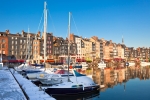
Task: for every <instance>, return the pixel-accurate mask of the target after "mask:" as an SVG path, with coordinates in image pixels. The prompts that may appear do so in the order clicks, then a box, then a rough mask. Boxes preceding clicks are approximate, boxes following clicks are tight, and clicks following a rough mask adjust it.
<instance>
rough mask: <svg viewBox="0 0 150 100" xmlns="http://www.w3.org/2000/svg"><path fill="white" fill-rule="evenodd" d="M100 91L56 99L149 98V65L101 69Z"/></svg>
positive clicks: (143, 99)
mask: <svg viewBox="0 0 150 100" xmlns="http://www.w3.org/2000/svg"><path fill="white" fill-rule="evenodd" d="M101 73H103V74H101V78H100V81H101V83H100V85H104V87H103V88H101V89H100V91H98V92H95V93H91V94H84V95H80V94H79V95H75V96H56V97H55V98H56V99H57V100H150V95H149V93H150V67H149V66H145V67H140V66H137V67H134V66H131V67H126V68H116V69H113V68H108V69H104V70H102V71H101Z"/></svg>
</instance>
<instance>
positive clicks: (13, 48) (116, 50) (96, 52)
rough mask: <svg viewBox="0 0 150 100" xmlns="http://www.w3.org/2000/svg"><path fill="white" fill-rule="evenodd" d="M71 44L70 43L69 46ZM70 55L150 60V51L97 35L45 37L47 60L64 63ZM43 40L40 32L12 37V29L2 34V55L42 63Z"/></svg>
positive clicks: (75, 59) (49, 34)
mask: <svg viewBox="0 0 150 100" xmlns="http://www.w3.org/2000/svg"><path fill="white" fill-rule="evenodd" d="M68 41H69V43H68ZM68 46H69V48H70V51H69V55H70V56H71V58H72V59H71V60H72V61H82V60H91V61H92V60H93V59H95V58H100V59H105V60H109V59H114V58H122V59H130V60H131V59H134V58H140V59H143V60H144V59H149V58H150V53H149V52H150V48H145V47H139V48H136V49H135V48H134V47H127V46H126V45H125V44H124V43H123V39H122V43H119V44H117V43H114V42H113V41H112V40H109V41H108V40H105V39H103V38H102V39H99V38H98V37H97V36H93V37H91V38H83V37H80V36H77V35H74V34H70V38H69V40H68V38H66V39H64V38H62V37H55V36H53V34H52V33H47V36H46V59H47V61H48V62H63V61H64V60H65V59H66V58H67V57H68ZM43 48H44V38H43V35H41V33H40V32H38V33H28V32H24V31H22V32H21V33H16V34H11V33H10V32H9V30H6V31H5V32H0V54H1V53H2V54H3V55H5V56H6V57H7V58H8V60H11V59H22V60H27V59H28V60H31V61H32V62H36V63H40V62H42V60H43V58H44V49H43Z"/></svg>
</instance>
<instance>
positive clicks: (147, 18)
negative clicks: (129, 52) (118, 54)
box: [0, 0, 150, 48]
mask: <svg viewBox="0 0 150 100" xmlns="http://www.w3.org/2000/svg"><path fill="white" fill-rule="evenodd" d="M44 1H45V0H1V1H0V23H1V24H0V31H5V30H6V29H9V30H10V32H11V33H17V32H21V31H22V30H24V31H27V30H28V26H29V28H30V32H32V33H36V32H37V30H40V31H43V28H42V27H43V19H42V21H41V24H40V27H39V29H38V26H39V23H40V20H41V17H42V14H43V8H44ZM46 1H47V5H48V6H47V8H48V32H53V34H54V35H55V36H62V37H64V38H65V37H66V36H67V29H68V13H69V11H70V12H72V15H73V17H72V18H71V32H72V33H74V34H76V35H79V36H82V37H87V38H90V37H91V36H98V37H99V38H104V39H106V40H112V41H113V42H116V43H121V40H122V35H123V37H124V42H125V44H126V46H128V47H135V48H136V47H150V44H149V43H150V39H149V37H150V34H149V33H150V6H149V5H150V0H46Z"/></svg>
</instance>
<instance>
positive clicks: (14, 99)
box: [0, 67, 56, 100]
mask: <svg viewBox="0 0 150 100" xmlns="http://www.w3.org/2000/svg"><path fill="white" fill-rule="evenodd" d="M0 100H56V99H55V98H53V97H51V96H50V95H48V94H47V93H45V92H44V91H43V90H40V89H39V87H37V86H36V85H34V84H33V83H32V82H31V81H29V80H27V79H26V78H24V77H23V76H22V75H20V74H19V73H17V72H16V71H15V70H14V69H8V68H7V67H3V68H2V69H1V70H0Z"/></svg>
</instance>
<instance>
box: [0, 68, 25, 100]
mask: <svg viewBox="0 0 150 100" xmlns="http://www.w3.org/2000/svg"><path fill="white" fill-rule="evenodd" d="M0 100H27V99H26V97H25V96H24V94H23V92H22V90H21V89H20V87H19V85H18V83H17V82H16V81H15V79H14V77H13V76H12V74H11V72H10V71H9V70H8V69H3V70H0Z"/></svg>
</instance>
